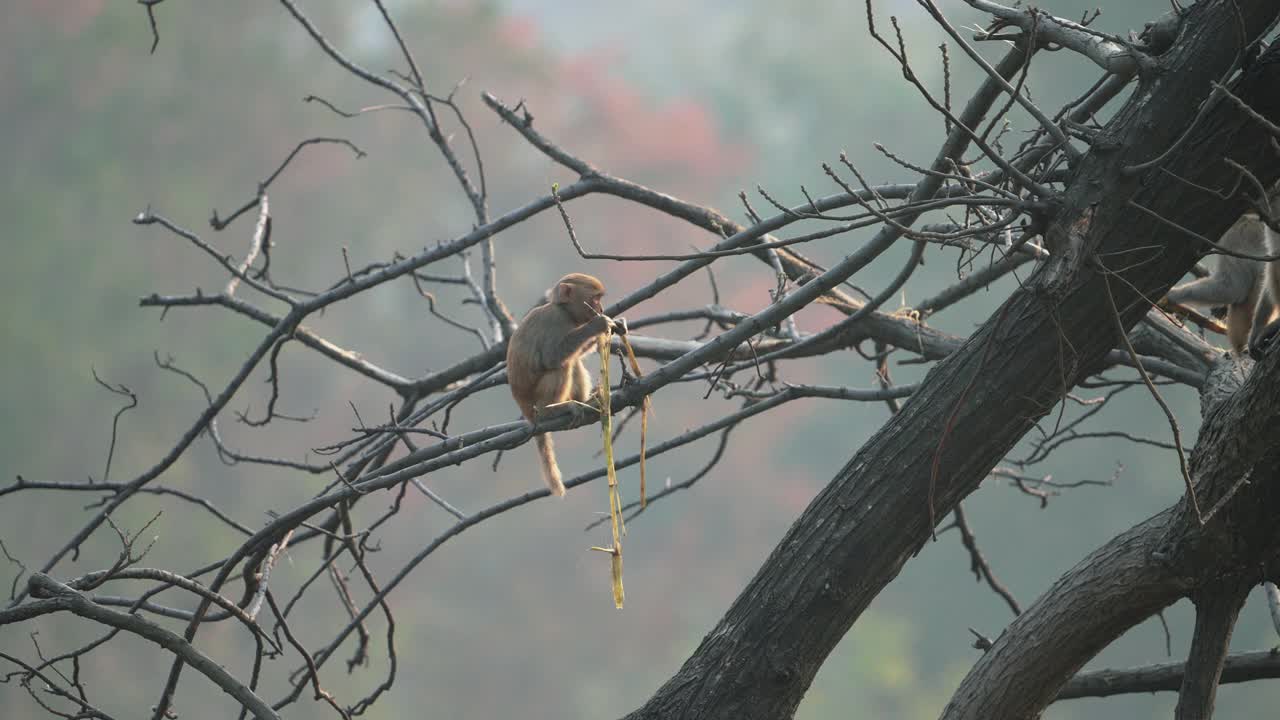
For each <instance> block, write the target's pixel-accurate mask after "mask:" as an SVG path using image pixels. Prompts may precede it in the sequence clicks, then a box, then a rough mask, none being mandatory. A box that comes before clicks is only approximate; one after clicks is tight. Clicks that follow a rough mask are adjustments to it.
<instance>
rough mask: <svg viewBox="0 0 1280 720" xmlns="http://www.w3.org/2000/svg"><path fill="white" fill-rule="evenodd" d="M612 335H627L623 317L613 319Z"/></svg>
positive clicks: (625, 320)
mask: <svg viewBox="0 0 1280 720" xmlns="http://www.w3.org/2000/svg"><path fill="white" fill-rule="evenodd" d="M613 334H614V335H626V334H627V319H626V318H624V317H620V318H614V319H613Z"/></svg>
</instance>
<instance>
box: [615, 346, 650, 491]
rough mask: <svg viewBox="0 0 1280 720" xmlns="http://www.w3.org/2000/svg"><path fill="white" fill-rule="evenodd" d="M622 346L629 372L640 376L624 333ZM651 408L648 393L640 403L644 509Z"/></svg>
mask: <svg viewBox="0 0 1280 720" xmlns="http://www.w3.org/2000/svg"><path fill="white" fill-rule="evenodd" d="M622 347H624V348H626V350H627V359H628V360H630V361H631V372H633V373H635V374H636V377H640V375H641V373H640V363H639V362H637V361H636V351H635V350H632V349H631V340H629V339H628V338H627V336H626V335H623V336H622ZM651 408H652V402H651V401H650V398H649V396H648V395H645V396H644V401H643V402H641V403H640V509H641V510H644V509H645V507H646V506H648V504H649V493H648V491H647V490H646V489H645V478H646V477H647V476H648V475H647V473H646V472H645V461H644V460H645V454H646V452H645V451H646V450H647V447H648V443H647V442H646V440H647V439H648V436H649V410H650V409H651Z"/></svg>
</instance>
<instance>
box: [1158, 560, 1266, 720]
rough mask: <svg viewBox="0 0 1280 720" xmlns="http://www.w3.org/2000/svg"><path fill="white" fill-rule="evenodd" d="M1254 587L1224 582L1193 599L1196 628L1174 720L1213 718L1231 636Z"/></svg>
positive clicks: (1205, 590) (1245, 583)
mask: <svg viewBox="0 0 1280 720" xmlns="http://www.w3.org/2000/svg"><path fill="white" fill-rule="evenodd" d="M1251 585H1252V583H1249V582H1242V581H1239V580H1237V581H1235V582H1230V581H1228V582H1224V583H1222V584H1221V586H1220V587H1214V588H1205V589H1203V590H1201V591H1200V592H1198V593H1196V594H1194V595H1192V597H1193V598H1194V601H1195V605H1196V627H1195V631H1194V633H1193V634H1192V637H1191V651H1190V652H1188V653H1187V667H1186V671H1185V673H1184V674H1183V676H1182V688H1181V689H1180V690H1179V691H1178V707H1177V708H1176V710H1175V711H1174V714H1173V717H1174V719H1175V720H1207V719H1208V718H1211V717H1213V702H1214V699H1215V698H1216V697H1217V696H1218V678H1220V677H1222V663H1223V661H1224V660H1225V659H1226V657H1227V650H1228V648H1229V647H1230V645H1231V632H1232V631H1233V630H1235V627H1236V618H1238V617H1240V608H1242V607H1244V599H1245V598H1246V597H1247V596H1248V594H1249V587H1250V586H1251Z"/></svg>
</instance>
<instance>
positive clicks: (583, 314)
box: [555, 273, 604, 325]
mask: <svg viewBox="0 0 1280 720" xmlns="http://www.w3.org/2000/svg"><path fill="white" fill-rule="evenodd" d="M555 296H556V298H555V300H556V302H557V303H558V304H559V305H560V306H561V307H563V308H564V310H565V312H567V313H569V317H570V318H571V319H572V320H573V321H574V322H575V323H578V324H579V325H581V324H582V323H585V322H587V321H589V320H591V318H593V317H595V316H597V315H601V314H603V312H604V310H603V308H602V307H601V305H600V301H601V300H602V299H603V298H604V284H603V283H601V282H600V281H599V280H597V279H595V278H593V277H591V276H590V275H583V274H581V273H571V274H569V275H566V276H564V277H563V278H561V279H560V282H559V283H558V284H557V285H556V290H555Z"/></svg>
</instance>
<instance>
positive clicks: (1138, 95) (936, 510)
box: [629, 0, 1280, 720]
mask: <svg viewBox="0 0 1280 720" xmlns="http://www.w3.org/2000/svg"><path fill="white" fill-rule="evenodd" d="M1235 5H1238V7H1239V8H1240V11H1241V13H1242V15H1241V16H1237V15H1236V14H1235V12H1234V11H1233V10H1232V3H1221V2H1218V3H1207V4H1206V3H1201V4H1200V5H1197V6H1196V8H1194V9H1193V10H1192V12H1191V14H1190V15H1189V16H1188V17H1187V19H1186V21H1185V24H1184V31H1183V36H1182V37H1181V38H1180V39H1179V41H1178V43H1177V45H1176V46H1175V47H1174V48H1173V49H1172V50H1170V51H1169V52H1168V53H1167V54H1166V55H1164V56H1163V57H1162V58H1161V60H1162V64H1163V65H1164V66H1165V67H1166V68H1167V70H1168V71H1167V72H1165V73H1163V74H1161V75H1160V76H1159V77H1156V78H1154V79H1151V80H1150V81H1149V82H1147V83H1146V84H1145V85H1144V86H1143V87H1139V88H1138V89H1137V90H1135V95H1134V97H1132V98H1131V99H1130V100H1129V102H1128V103H1127V105H1126V106H1125V107H1124V108H1123V109H1122V110H1121V111H1120V112H1119V113H1118V114H1117V116H1116V117H1115V119H1114V120H1113V121H1112V122H1111V123H1110V124H1109V125H1108V127H1107V129H1106V130H1105V131H1104V133H1103V134H1102V137H1099V138H1098V142H1097V143H1096V144H1095V149H1094V150H1092V151H1091V152H1090V153H1089V154H1088V155H1087V156H1086V157H1085V158H1084V159H1083V160H1082V162H1081V163H1080V166H1079V168H1078V171H1077V173H1076V176H1075V178H1074V179H1073V181H1072V182H1071V184H1070V190H1069V192H1068V193H1067V195H1066V197H1065V198H1064V205H1063V208H1062V211H1061V212H1060V213H1059V214H1058V216H1057V217H1056V218H1055V219H1054V220H1053V222H1052V224H1051V226H1050V228H1049V230H1048V232H1047V235H1046V236H1047V238H1048V240H1049V242H1050V244H1051V245H1052V246H1054V247H1058V248H1064V247H1067V246H1068V245H1070V244H1072V243H1078V245H1077V248H1078V249H1079V250H1081V252H1080V253H1079V254H1077V255H1076V256H1075V257H1078V258H1081V260H1080V261H1079V262H1077V263H1075V264H1074V265H1073V264H1072V263H1071V261H1070V260H1069V259H1067V254H1066V253H1059V254H1058V255H1057V256H1056V258H1055V260H1053V261H1051V262H1050V263H1049V265H1048V266H1046V267H1045V268H1041V270H1039V271H1038V272H1037V274H1036V275H1035V276H1033V279H1032V281H1031V282H1030V283H1028V285H1027V287H1026V289H1024V290H1021V291H1019V292H1017V293H1015V294H1014V295H1013V296H1012V297H1010V299H1009V300H1008V301H1007V302H1006V303H1004V305H1003V306H1002V307H1001V308H1000V309H999V310H998V311H997V312H996V313H995V314H994V315H993V316H992V318H991V319H990V320H989V321H988V322H987V323H986V324H985V325H984V326H983V327H982V328H981V329H980V330H979V331H978V332H976V333H975V334H974V335H973V336H972V337H971V338H970V339H969V340H968V341H967V342H966V343H965V344H964V346H963V347H962V348H961V349H960V350H959V351H957V352H956V353H954V354H953V355H952V356H951V357H949V358H947V359H946V360H944V361H942V362H940V363H939V364H938V365H937V366H936V367H935V368H933V370H932V371H931V372H930V373H929V375H928V377H927V378H926V381H925V382H924V383H923V385H922V387H921V388H920V390H919V391H918V392H917V393H916V394H915V395H914V396H912V398H911V399H910V401H909V402H907V403H906V405H905V406H904V407H903V409H902V411H901V412H900V413H899V414H898V415H897V416H895V417H894V418H892V419H891V420H890V421H889V422H888V423H887V424H886V425H885V426H884V427H883V428H882V429H881V430H880V431H879V432H878V433H876V435H875V436H874V437H873V438H872V439H871V440H870V441H868V442H867V444H866V445H865V446H864V447H863V448H862V449H861V450H860V451H859V452H858V453H857V454H856V455H855V456H854V457H853V458H852V459H851V460H850V461H849V462H848V464H846V466H845V467H844V468H843V469H842V470H841V471H840V473H839V474H838V475H837V476H836V477H835V478H834V479H833V480H832V481H831V483H830V484H829V485H828V486H827V487H826V488H825V489H824V490H823V491H822V492H821V493H820V494H819V495H818V497H817V498H815V499H814V501H813V502H812V503H811V504H810V505H809V507H808V508H807V509H806V510H805V512H804V513H803V514H802V515H801V517H800V518H799V519H798V520H797V521H796V523H795V524H794V525H793V526H792V528H791V529H790V530H789V531H788V533H787V534H786V536H785V537H784V538H783V539H782V541H781V542H780V543H779V544H778V546H777V548H775V550H774V551H773V553H772V554H771V555H770V557H769V558H768V560H767V561H766V562H765V564H764V565H763V567H762V568H761V569H760V571H759V572H758V574H757V575H756V577H755V578H753V579H752V581H751V582H750V583H749V584H748V586H747V587H746V588H745V589H744V590H743V592H742V594H741V595H740V596H739V597H738V599H737V600H736V601H735V602H734V604H733V605H732V606H731V607H730V608H729V610H728V612H727V613H726V614H725V616H724V618H723V619H722V620H721V621H720V623H719V624H718V625H717V626H716V628H715V629H714V630H712V631H711V632H710V633H709V634H708V635H707V636H706V637H705V638H704V639H703V641H702V643H701V644H700V645H699V647H698V648H697V650H696V651H695V652H694V654H693V655H692V656H691V657H690V658H689V659H688V660H687V661H686V662H685V664H684V666H683V667H682V668H681V669H680V670H679V672H677V673H676V675H675V676H674V677H672V679H671V680H669V681H668V682H667V683H666V684H665V685H664V686H663V687H662V688H661V689H659V690H658V692H657V693H656V694H655V695H654V696H653V698H651V699H650V700H649V702H648V703H646V704H645V705H644V706H643V707H641V708H640V709H638V710H636V711H635V712H634V713H632V714H631V715H630V716H629V717H630V718H635V719H637V720H638V719H640V718H675V717H678V718H733V719H734V720H740V719H743V718H788V717H791V715H792V714H793V712H794V710H795V708H796V706H797V705H798V703H799V702H800V699H801V698H802V697H803V695H804V693H805V691H806V690H807V689H808V687H809V684H810V682H811V681H812V679H813V677H814V675H815V674H816V673H817V671H818V669H819V667H821V665H822V663H823V661H824V660H825V659H826V657H827V655H828V654H829V653H830V652H831V650H832V648H834V647H835V645H836V643H837V642H838V641H839V640H840V638H841V637H842V636H843V635H844V633H845V632H846V631H847V630H848V629H849V627H850V626H851V625H852V624H853V622H854V620H855V619H857V617H858V616H859V615H860V614H861V613H862V611H863V610H864V609H865V608H866V607H867V606H868V605H869V604H870V602H871V600H872V599H873V598H875V597H876V595H877V594H879V592H880V591H881V590H882V589H883V588H884V586H885V585H887V584H888V583H889V582H890V581H891V580H892V579H893V578H894V577H895V576H896V575H897V574H898V572H899V571H900V570H901V568H902V566H903V564H904V563H905V562H906V561H907V559H908V558H909V557H911V556H912V555H913V554H915V553H916V552H917V551H918V550H919V549H920V547H921V546H922V545H923V544H924V543H925V542H926V541H927V540H928V539H929V537H930V532H931V530H932V526H933V523H935V522H936V521H937V520H940V519H941V518H943V517H945V515H946V514H947V513H948V512H949V511H950V510H951V509H952V508H953V507H955V505H956V504H957V503H958V502H959V501H960V500H961V499H962V498H963V497H964V496H965V495H967V494H968V493H970V492H972V491H973V490H974V489H975V488H977V486H978V484H979V483H980V482H981V481H982V479H983V478H984V477H985V476H986V474H987V473H988V471H990V469H991V468H992V467H993V466H994V465H995V464H996V463H997V462H998V461H999V460H1000V459H1001V458H1002V457H1003V456H1004V455H1005V453H1006V452H1008V451H1009V449H1010V448H1012V447H1013V445H1014V444H1015V443H1016V442H1017V441H1018V440H1019V439H1020V438H1021V437H1022V436H1023V434H1024V433H1025V432H1026V431H1027V430H1028V429H1029V428H1031V427H1032V425H1033V424H1034V423H1035V421H1036V420H1037V419H1038V418H1040V417H1042V416H1044V415H1045V414H1046V413H1048V412H1049V411H1050V410H1051V409H1052V408H1053V407H1054V406H1055V405H1056V404H1057V403H1058V402H1059V401H1061V399H1062V398H1063V396H1064V394H1065V393H1066V392H1067V391H1068V390H1070V389H1071V388H1072V387H1073V385H1074V384H1075V383H1076V382H1077V381H1078V380H1079V379H1081V378H1083V377H1085V376H1087V375H1088V374H1089V373H1090V372H1091V371H1092V369H1093V368H1096V367H1097V365H1098V363H1099V361H1100V360H1101V359H1102V358H1103V357H1104V356H1105V355H1106V353H1107V352H1108V351H1110V350H1111V349H1112V347H1114V345H1115V342H1116V336H1115V333H1114V332H1112V331H1110V328H1111V327H1112V326H1113V325H1112V320H1111V317H1112V311H1111V306H1110V302H1109V299H1108V292H1110V293H1112V294H1113V295H1114V298H1115V302H1116V305H1117V306H1118V307H1119V308H1120V309H1121V318H1122V321H1123V324H1124V326H1125V327H1130V326H1132V325H1133V324H1134V323H1135V322H1136V321H1137V320H1138V319H1139V318H1140V317H1141V316H1142V315H1143V314H1145V312H1146V311H1147V309H1148V307H1149V301H1148V300H1147V299H1146V298H1158V297H1160V296H1161V295H1162V294H1163V292H1164V291H1165V290H1166V289H1168V287H1169V286H1170V285H1171V284H1172V283H1173V282H1174V281H1175V280H1177V279H1178V278H1179V277H1180V276H1181V275H1182V274H1183V273H1185V272H1186V270H1187V269H1188V268H1190V267H1191V265H1192V264H1193V263H1194V261H1195V259H1196V257H1197V253H1198V252H1199V251H1202V250H1203V248H1201V247H1197V245H1196V242H1195V241H1194V240H1190V239H1188V238H1187V237H1186V236H1185V235H1184V234H1180V233H1179V232H1178V231H1177V230H1175V229H1173V227H1172V226H1171V225H1169V224H1167V223H1166V222H1163V221H1161V220H1160V219H1157V218H1156V217H1153V216H1152V215H1150V214H1147V213H1144V212H1142V211H1141V210H1139V209H1135V208H1134V207H1133V206H1132V205H1131V204H1130V202H1131V201H1133V202H1137V203H1139V204H1141V205H1142V206H1144V207H1146V208H1149V209H1150V210H1152V211H1154V212H1155V213H1157V214H1158V215H1160V216H1162V217H1163V218H1166V219H1167V220H1169V221H1172V222H1174V223H1177V224H1178V225H1181V226H1182V227H1184V228H1188V229H1190V230H1192V231H1195V232H1198V233H1200V234H1202V235H1206V236H1209V237H1217V235H1218V234H1220V233H1221V232H1222V231H1223V230H1225V228H1226V227H1227V225H1229V224H1230V222H1231V221H1232V220H1233V219H1234V218H1235V217H1236V216H1237V215H1238V214H1239V213H1240V212H1241V210H1242V209H1243V207H1244V205H1243V203H1244V199H1243V198H1242V197H1240V196H1238V195H1237V196H1235V197H1233V198H1232V199H1230V200H1228V201H1226V202H1222V201H1220V200H1219V199H1218V198H1216V197H1214V196H1213V195H1211V194H1209V193H1206V192H1204V191H1202V190H1198V189H1197V188H1196V187H1194V186H1193V185H1192V184H1188V183H1180V182H1177V181H1175V180H1173V179H1172V177H1173V176H1178V177H1182V178H1186V179H1188V180H1191V181H1192V182H1193V183H1195V184H1198V185H1200V186H1204V187H1211V188H1231V187H1234V186H1235V184H1234V179H1235V178H1234V175H1233V171H1232V170H1231V169H1230V168H1229V167H1228V166H1227V165H1225V164H1224V163H1223V162H1222V158H1223V157H1224V156H1229V157H1232V158H1234V159H1236V160H1237V161H1238V162H1240V163H1242V164H1244V165H1245V166H1247V167H1250V168H1251V169H1252V170H1253V171H1254V172H1255V173H1256V174H1257V175H1258V176H1259V177H1260V178H1262V179H1263V180H1264V181H1265V182H1270V181H1273V180H1274V179H1275V178H1276V175H1277V172H1276V171H1277V168H1276V166H1275V163H1274V162H1273V161H1269V160H1268V158H1269V157H1270V156H1269V153H1270V152H1271V151H1270V148H1269V147H1268V144H1267V142H1268V137H1267V136H1266V134H1265V132H1264V131H1263V130H1262V129H1261V128H1259V127H1257V126H1256V125H1255V124H1253V123H1252V122H1250V121H1247V120H1246V119H1245V117H1244V115H1243V114H1242V113H1241V112H1240V111H1239V110H1238V109H1236V108H1235V107H1234V106H1233V105H1231V104H1230V103H1225V102H1224V103H1218V104H1216V105H1215V106H1214V107H1213V108H1212V109H1211V111H1210V112H1209V114H1208V116H1207V117H1206V118H1205V119H1203V120H1202V121H1201V122H1200V124H1199V127H1198V128H1197V129H1196V130H1195V131H1194V132H1193V133H1192V137H1191V138H1190V141H1189V142H1185V143H1183V144H1182V145H1181V146H1180V147H1179V148H1178V150H1177V151H1176V152H1175V153H1174V154H1173V156H1172V158H1171V159H1169V160H1168V161H1167V162H1166V163H1165V165H1164V167H1165V168H1167V169H1168V170H1170V171H1171V172H1172V173H1173V176H1171V175H1169V174H1165V173H1162V172H1161V171H1159V170H1154V171H1147V172H1142V173H1125V172H1122V168H1125V167H1128V166H1132V165H1135V164H1138V163H1142V162H1145V161H1148V160H1150V159H1152V158H1155V157H1157V156H1159V155H1160V154H1161V153H1163V152H1165V151H1166V150H1167V149H1168V148H1169V147H1170V146H1172V145H1173V144H1174V143H1175V141H1177V139H1178V138H1179V137H1180V136H1181V135H1182V134H1183V132H1184V131H1185V130H1186V128H1187V126H1188V123H1189V121H1190V119H1191V118H1193V117H1195V115H1196V109H1197V106H1198V104H1199V103H1200V101H1201V100H1203V99H1204V97H1205V96H1206V95H1207V94H1208V92H1209V89H1210V82H1211V81H1215V80H1218V79H1219V78H1220V77H1221V76H1222V75H1223V74H1224V73H1225V72H1226V70H1227V68H1228V67H1229V66H1230V64H1231V62H1232V60H1233V59H1234V58H1235V56H1236V49H1237V48H1238V47H1239V42H1240V39H1239V28H1240V25H1239V23H1240V22H1241V21H1243V22H1244V25H1245V27H1246V29H1247V31H1248V33H1249V36H1250V37H1253V36H1255V35H1257V34H1258V33H1259V32H1260V30H1261V29H1262V28H1263V27H1265V26H1266V25H1267V24H1268V23H1269V22H1270V21H1271V20H1272V19H1273V18H1274V17H1275V16H1276V14H1277V12H1278V9H1277V7H1276V6H1275V3H1274V1H1273V0H1238V2H1236V3H1235ZM1278 84H1280V66H1277V65H1273V64H1266V65H1262V66H1260V67H1258V68H1256V69H1255V70H1254V71H1253V72H1252V73H1251V75H1250V77H1248V78H1246V80H1245V81H1243V82H1242V83H1238V87H1237V88H1236V91H1237V93H1238V94H1241V95H1242V96H1243V97H1245V99H1246V100H1248V101H1249V102H1251V103H1253V104H1254V107H1256V108H1257V109H1258V110H1259V111H1260V112H1262V113H1263V114H1264V115H1266V116H1267V117H1269V118H1271V119H1273V120H1274V119H1277V118H1280V98H1277V97H1276V93H1275V92H1274V88H1275V87H1277V86H1278ZM1264 163H1266V164H1267V167H1263V165H1264ZM1100 263H1101V264H1106V265H1109V266H1112V268H1113V269H1114V270H1116V273H1117V274H1118V275H1119V277H1118V278H1112V279H1111V282H1110V283H1109V287H1110V290H1108V278H1107V275H1106V274H1105V273H1104V272H1102V271H1101V270H1100V267H1101V265H1100ZM1135 290H1137V291H1140V292H1141V293H1142V295H1139V294H1138V293H1137V292H1135ZM1143 296H1145V298H1144V297H1143ZM935 454H936V455H937V463H936V473H935ZM931 500H932V508H931V507H930V505H931V502H930V501H931ZM931 510H932V511H931ZM1155 521H1156V519H1153V520H1152V521H1150V522H1155ZM1142 527H1145V526H1140V528H1139V529H1137V530H1135V531H1139V530H1141V528H1142ZM1132 551H1133V552H1135V553H1136V554H1135V555H1133V557H1132V558H1131V559H1130V560H1128V561H1127V562H1128V563H1129V565H1130V566H1131V567H1132V572H1133V573H1135V574H1136V576H1135V577H1133V578H1132V579H1131V580H1127V581H1131V582H1134V583H1137V584H1139V585H1147V584H1149V583H1148V581H1150V582H1156V581H1157V580H1158V578H1147V577H1146V576H1145V575H1144V572H1145V570H1144V568H1143V565H1144V562H1145V558H1146V557H1147V554H1146V552H1145V550H1143V549H1142V548H1134V549H1132ZM1157 584H1159V583H1157ZM1178 591H1181V588H1179V587H1163V586H1161V587H1158V588H1157V590H1156V591H1153V592H1155V594H1154V595H1153V596H1152V597H1150V598H1149V599H1146V600H1144V602H1145V605H1144V606H1143V607H1141V608H1138V609H1136V610H1135V611H1134V613H1135V615H1136V614H1137V613H1141V612H1150V611H1151V610H1153V609H1155V608H1158V607H1160V606H1162V603H1163V602H1164V600H1163V598H1164V597H1166V596H1168V595H1171V594H1173V593H1175V592H1178ZM1125 622H1128V619H1126V620H1125ZM1085 660H1087V657H1086V658H1080V659H1079V664H1083V662H1084V661H1085ZM1078 666H1079V665H1078V664H1077V667H1078ZM1067 677H1069V673H1068V675H1067ZM1065 680H1066V677H1064V678H1062V681H1063V682H1065ZM1053 694H1054V693H1049V694H1048V699H1045V700H1044V701H1043V702H1044V703H1045V704H1047V702H1049V700H1051V699H1052V697H1053ZM1041 706H1043V705H1041ZM987 717H1014V716H1013V715H1002V714H999V713H997V714H994V715H988V716H987Z"/></svg>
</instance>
